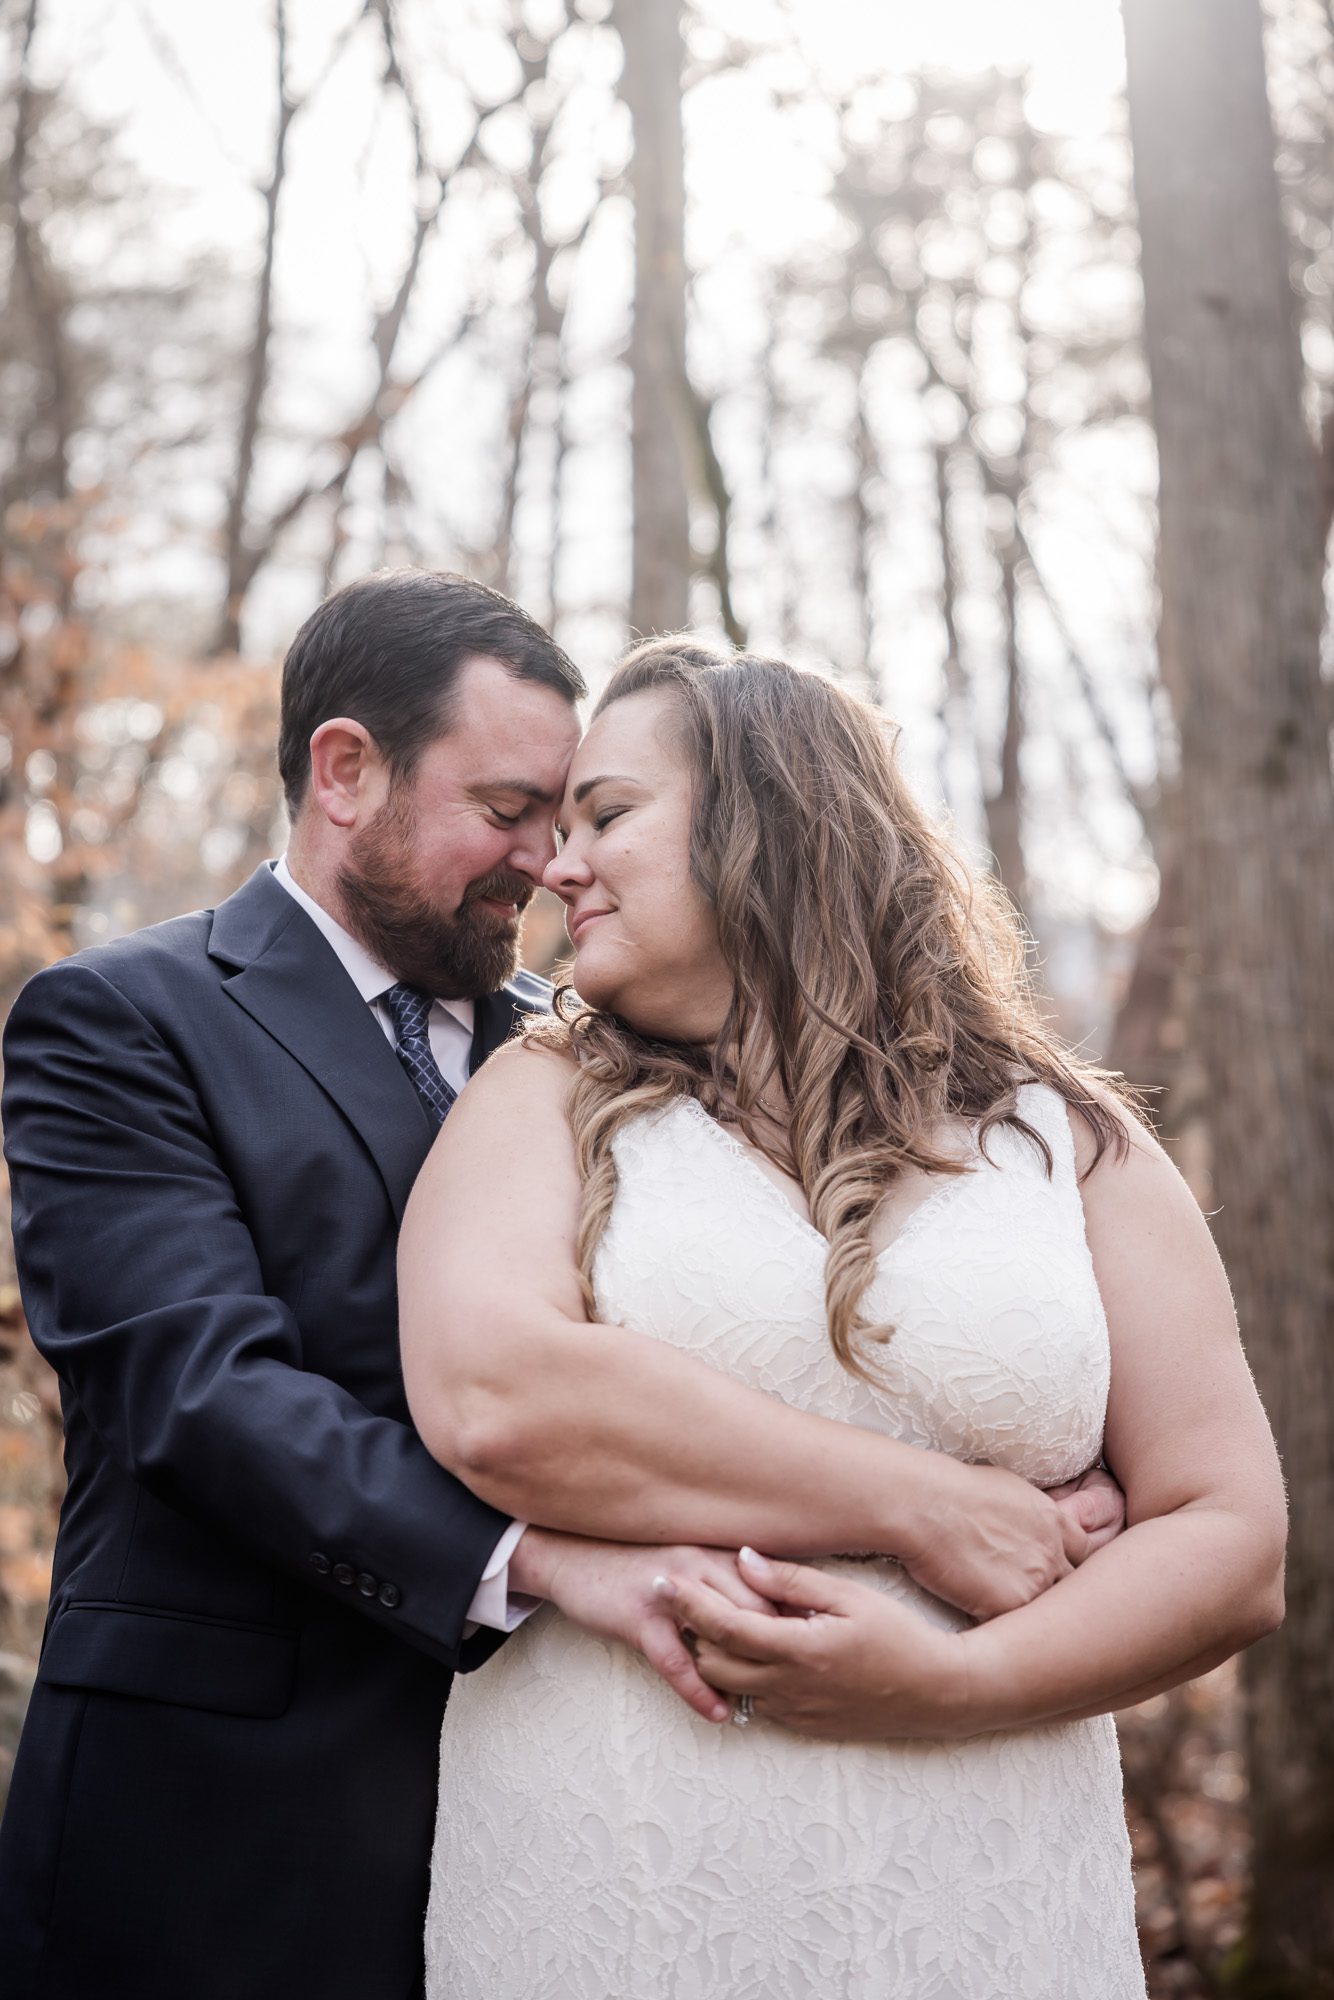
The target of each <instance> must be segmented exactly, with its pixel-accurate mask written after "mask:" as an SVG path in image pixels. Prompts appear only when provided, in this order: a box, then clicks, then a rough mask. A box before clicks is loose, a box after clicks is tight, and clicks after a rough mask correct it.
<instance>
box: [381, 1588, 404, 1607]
mask: <svg viewBox="0 0 1334 2000" xmlns="http://www.w3.org/2000/svg"><path fill="white" fill-rule="evenodd" d="M402 1595H403V1593H402V1591H401V1590H400V1589H399V1587H398V1585H397V1584H396V1583H382V1584H381V1585H380V1602H381V1604H383V1606H384V1608H385V1610H386V1611H393V1610H394V1609H395V1608H396V1607H397V1605H398V1602H399V1599H400V1598H401V1597H402Z"/></svg>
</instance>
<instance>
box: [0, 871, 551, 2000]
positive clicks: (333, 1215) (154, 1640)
mask: <svg viewBox="0 0 1334 2000" xmlns="http://www.w3.org/2000/svg"><path fill="white" fill-rule="evenodd" d="M545 993H546V988H545V984H544V982H541V981H538V980H534V979H531V978H530V977H529V976H527V975H520V976H519V979H518V980H517V981H516V982H514V984H513V985H511V986H509V987H506V988H505V990H504V991H503V992H501V993H498V994H492V995H489V996H487V997H486V998H484V999H482V1000H480V1001H479V1002H478V1004H477V1014H476V1020H477V1027H476V1035H475V1039H474V1046H473V1051H472V1061H473V1067H476V1065H477V1063H478V1062H480V1061H482V1060H483V1059H484V1058H485V1057H486V1056H487V1055H488V1054H489V1053H490V1052H491V1050H492V1049H493V1048H495V1047H496V1046H498V1044H499V1043H500V1042H502V1041H503V1040H504V1039H505V1038H506V1036H507V1035H508V1034H509V1033H510V1031H511V1029H512V1027H513V1025H514V1023H515V1020H516V1018H517V1017H518V1016H519V1014H520V1013H521V1012H523V1011H525V1010H532V1009H536V1008H539V1007H541V1006H542V1005H544V1003H545ZM5 1057H6V1075H5V1091H4V1120H5V1132H6V1152H7V1155H8V1158H9V1162H10V1167H11V1172H12V1177H13V1190H14V1231H15V1241H16V1245H17V1251H18V1258H19V1271H20V1280H21V1284H22V1290H23V1298H24V1304H25V1307H26V1310H27V1314H28V1319H29V1323H30V1325H31V1328H32V1333H33V1337H34V1339H35V1340H36V1342H37V1345H38V1346H39V1348H40V1349H41V1350H42V1352H43V1354H44V1355H45V1356H46V1357H47V1359H48V1360H49V1361H50V1362H51V1364H52V1366H53V1367H54V1368H55V1370H56V1372H57V1374H58V1375H59V1377H60V1382H61V1391H62V1398H63V1404H64V1415H65V1427H66V1439H67V1443H66V1463H67V1468H68V1474H69V1485H68V1492H67V1496H66V1499H65V1503H64V1506H63V1509H62V1513H61V1521H60V1532H59V1536H58V1540H57V1543H56V1554H55V1573H54V1583H53V1590H52V1598H51V1611H50V1618H49V1622H48V1628H47V1636H46V1641H45V1645H44V1648H43V1652H42V1659H41V1665H40V1668H39V1672H38V1678H37V1685H36V1688H35V1690H34V1694H33V1699H32V1704H31V1708H30V1710H29V1716H28V1721H27V1724H26V1726H25V1729H24V1734H23V1738H22V1742H21V1745H20V1749H19V1754H18V1760H17V1763H16V1766H15V1771H14V1779H13V1785H12V1790H11V1794H10V1802H9V1806H8V1809H7V1811H6V1815H5V1821H4V1826H3V1829H2V1830H0V1964H3V1966H4V1976H3V1980H2V1981H0V1984H3V1990H4V1992H5V1993H6V1994H7V1995H9V1996H10V2000H38V1996H41V2000H94V1996H96V2000H118V1997H119V1996H121V1995H125V1996H127V2000H128V1996H133V2000H213V1996H216V2000H239V1996H245V2000H267V1996H273V2000H278V1996H281V1997H282V2000H305V1996H309V2000H399V1996H402V2000H407V1996H409V1995H411V1994H413V1993H415V1992H416V1991H417V1990H418V1986H419V1982H420V1977H421V1926H422V1916H423V1908H424V1903H425V1886H426V1868H427V1861H428V1856H429V1849H430V1841H431V1832H432V1825H433V1819H434V1802H435V1789H436V1750H437V1738H438V1732H439V1726H440V1718H441V1714H442V1712H443V1708H444V1703H445V1697H446V1694H447V1692H448V1687H449V1680H450V1672H451V1669H453V1668H455V1667H457V1666H459V1665H464V1666H467V1665H473V1664H477V1663H479V1662H480V1660H481V1659H483V1658H485V1657H486V1654H487V1653H488V1652H489V1651H490V1650H491V1649H493V1648H494V1645H495V1644H496V1643H497V1640H496V1636H495V1635H494V1634H493V1635H490V1636H489V1637H488V1636H486V1635H482V1634H479V1635H477V1637H476V1638H474V1639H472V1640H470V1641H468V1642H466V1643H465V1641H464V1640H463V1636H462V1634H463V1626H464V1622H465V1613H466V1611H467V1607H468V1605H469V1603H470V1601H471V1599H472V1596H473V1593H474V1590H475V1588H476V1585H477V1581H478V1578H479V1576H480V1574H481V1571H482V1569H483V1568H484V1566H485V1564H486V1562H487V1560H488V1558H489V1556H490V1553H491V1551H492V1549H493V1548H494V1546H495V1543H496V1541H497V1539H498V1538H499V1536H500V1534H501V1533H502V1532H503V1529H504V1527H505V1525H506V1523H505V1521H504V1520H503V1518H502V1517H501V1516H499V1515H498V1514H496V1513H495V1512H494V1511H493V1510H492V1509H491V1508H489V1507H487V1506H485V1505H484V1504H483V1503H482V1502H481V1501H480V1500H478V1499H476V1498H475V1497H474V1496H473V1495H472V1494H470V1493H469V1492H468V1491H467V1490H466V1489H465V1488H464V1487H462V1486H461V1485H460V1484H459V1483H458V1482H457V1480H455V1479H453V1478H451V1477H450V1475H449V1474H448V1473H446V1472H444V1471H443V1470H442V1469H441V1468H440V1467H439V1466H438V1465H437V1464H436V1463H435V1462H434V1461H433V1460H432V1459H431V1458H430V1457H429V1455H428V1454H427V1452H426V1450H425V1449H424V1447H423V1446H422V1444H421V1442H420V1440H419V1439H418V1438H417V1436H416V1434H415V1432H414V1431H413V1429H412V1427H411V1424H410V1421H409V1418H408V1411H407V1406H406V1403H405V1400H404V1394H403V1383H402V1377H401V1374H400V1370H399V1360H398V1338H397V1316H396V1290H395V1244H396V1238H397V1232H398V1224H399V1222H400V1220H401V1217H402V1213H403V1208H404V1205H405V1203H406V1201H407V1198H408V1193H409V1191H410V1189H411V1187H412V1183H413V1180H414V1178H415V1176H416V1174H417V1172H418V1169H419V1168H420V1166H421V1164H422V1161H423V1159H424V1158H425V1155H426V1152H427V1150H428V1148H429V1146H430V1143H431V1138H432V1136H433V1133H432V1126H431V1124H430V1122H429V1120H428V1118H427V1115H426V1113H425V1111H424V1109H423V1107H422V1105H421V1103H420V1101H419V1099H418V1097H417V1094H416V1092H415V1090H414V1089H413V1087H412V1085H411V1083H410V1082H409V1080H408V1078H407V1077H406V1075H405V1074H404V1072H403V1069H402V1068H401V1066H400V1064H399V1063H398V1061H397V1059H396V1057H395V1055H394V1052H393V1050H392V1048H391V1047H390V1045H389V1043H388V1041H387V1040H386V1038H385V1036H384V1034H383V1032H382V1031H381V1029H380V1027H379V1026H378V1024H377V1022H376V1021H375V1019H374V1017H373V1015H372V1013H371V1011H370V1009H369V1008H368V1007H367V1006H366V1004H365V1002H364V1001H363V1000H362V999H361V998H360V996H359V994H358V993H357V991H356V988H355V987H354V985H353V983H352V981H351V980H350V979H349V978H348V977H347V974H346V973H345V972H344V971H343V969H342V967H341V966H340V964H339V963H338V960H337V958H336V956H335V955H334V953H333V951H332V950H331V949H330V947H329V945H328V944H327V942H326V941H325V939H324V938H323V937H322V936H321V935H320V933H319V931H318V929H317V928H316V926H315V925H314V924H312V923H311V921H310V919H309V918H308V917H307V916H306V914H305V912H304V911H303V910H302V909H301V908H300V907H299V905H298V904H297V903H296V902H295V901H294V900H293V898H292V897H291V896H290V895H288V894H287V892H286V891H285V890H284V889H283V888H282V886H281V885H280V884H279V883H277V882H275V881H274V879H273V876H272V874H271V872H270V870H269V869H268V868H267V867H264V868H260V869H259V870H257V872H256V873H255V875H254V876H252V878H251V879H250V881H249V882H247V883H246V884H245V886H244V887H243V888H242V889H240V890H239V891H238V892H237V894H236V895H234V896H233V897H231V898H230V899H229V901H227V902H225V903H223V904H222V905H221V907H220V908H219V909H218V910H216V911H215V912H202V913H198V914H195V915H193V916H187V917H182V918H179V919H177V920H175V921H173V922H171V923H166V924H161V925H158V926H155V927H154V928H152V929H150V930H146V931H140V932H138V933H137V934H135V935H134V936H132V937H128V938H124V939H121V940H119V941H118V942H116V943H114V944H108V945H104V946H101V947H98V948H97V949H95V950H92V951H88V952H83V953H80V954H79V955H78V956H77V957H75V958H71V959H68V960H66V961H64V962H63V963H61V964H59V965H55V966H52V967H50V968H48V969H47V970H46V971H45V972H42V973H39V974H38V975H37V977H36V978H35V979H33V980H32V981H30V983H29V984H28V985H27V986H26V987H25V989H24V991H23V993H22V994H21V996H20V998H19V1000H18V1002H17V1004H16V1006H15V1008H14V1010H13V1013H12V1015H11V1018H10V1022H9V1026H8V1030H7V1033H6V1037H5ZM495 1196H496V1199H497V1201H503V1199H504V1189H503V1188H501V1187H498V1188H497V1189H496V1190H495Z"/></svg>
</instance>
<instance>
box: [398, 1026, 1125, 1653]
mask: <svg viewBox="0 0 1334 2000" xmlns="http://www.w3.org/2000/svg"><path fill="white" fill-rule="evenodd" d="M570 1076H571V1070H570V1067H569V1065H568V1064H567V1063H565V1062H564V1061H563V1060H562V1059H561V1058H560V1057H557V1056H554V1055H551V1054H548V1053H544V1052H542V1051H535V1050H529V1049H523V1048H513V1049H507V1050H504V1051H502V1052H501V1053H500V1054H499V1055H498V1056H495V1057H493V1058H492V1059H491V1061H490V1062H489V1063H488V1064H487V1065H486V1067H485V1069H484V1070H482V1071H481V1073H480V1074H479V1075H478V1076H477V1077H476V1078H474V1079H473V1081H472V1082H471V1083H470V1084H469V1086H468V1088H467V1090H466V1091H465V1092H464V1093H463V1095H462V1096H461V1098H460V1099H459V1102H458V1104H457V1105H456V1106H455V1108H454V1110H453V1111H452V1112H451V1114H450V1117H449V1120H448V1123H447V1124H446V1125H445V1127H444V1129H443V1131H442V1133H441V1136H440V1138H439V1140H438V1141H437V1143H436V1145H435V1147H434V1149H433V1151H432V1153H431V1156H430V1158H429V1159H428V1161H427V1163H426V1166H425V1168H424V1169H423V1171H422V1174H421V1176H420V1178H419V1180H418V1182H417V1186H416V1188H415V1189H414V1192H413V1195H412V1200H411V1202H410V1204H409V1207H408V1212H407V1216H406V1218H405V1220H404V1225H403V1232H402V1238H401V1245H400V1314H401V1330H402V1342H403V1369H404V1377H405V1380H406V1383H407V1390H408V1400H409V1404H410V1406H411V1409H412V1415H413V1419H414V1422H415V1423H416V1425H417V1428H418V1430H419V1431H420V1432H421V1435H422V1437H423V1438H424V1439H425V1441H426V1444H427V1446H428V1448H429V1449H430V1450H431V1451H432V1452H433V1453H434V1455H435V1456H436V1457H437V1458H438V1459H439V1460H440V1461H441V1463H442V1464H444V1465H446V1466H448V1467H449V1469H450V1470H451V1471H453V1472H455V1473H457V1474H458V1476H459V1477H460V1478H462V1479H463V1480H465V1481H466V1483H467V1484H468V1485H469V1486H470V1487H472V1489H473V1490H474V1491H475V1492H476V1493H478V1494H480V1495H481V1496H482V1497H483V1498H484V1499H486V1500H488V1501H490V1502H491V1504H492V1505H494V1506H496V1507H498V1508H501V1509H502V1510H504V1511H505V1512H507V1513H510V1514H513V1515H514V1516H516V1517H517V1518H520V1519H523V1520H527V1521H531V1522H536V1523H539V1524H541V1525H542V1526H544V1527H547V1528H554V1529H559V1530H563V1531H565V1532H568V1533H572V1534H584V1535H588V1534H591V1535H597V1536H599V1537H602V1538H604V1539H611V1540H624V1541H634V1542H646V1543H668V1542H684V1543H707V1544H712V1545H722V1546H731V1547H736V1546H737V1545H738V1544H739V1543H740V1542H742V1541H744V1540H749V1541H752V1542H758V1543H760V1544H761V1545H763V1546H766V1547H768V1548H771V1549H773V1550H774V1551H775V1552H777V1553H785V1554H798V1553H803V1552H804V1553H820V1552H825V1551H830V1550H835V1549H847V1548H860V1549H876V1550H881V1551H883V1552H884V1553H886V1554H893V1555H897V1556H900V1557H901V1558H902V1559H903V1561H904V1562H905V1563H906V1564H907V1565H908V1567H909V1568H910V1569H911V1571H912V1573H913V1575H914V1576H915V1577H916V1578H917V1579H918V1581H919V1582H921V1583H923V1584H924V1586H925V1587H926V1588H928V1589H930V1590H933V1591H935V1592H936V1594H938V1595H940V1596H943V1597H945V1598H946V1599H948V1600H949V1601H950V1602H952V1603H956V1604H958V1605H960V1606H961V1607H963V1608H964V1609H966V1610H969V1611H971V1612H973V1613H974V1614H975V1615H976V1616H980V1617H986V1616H990V1615H992V1614H994V1613H995V1612H997V1611H999V1610H1002V1609H1007V1608H1009V1607H1010V1606H1012V1605H1016V1604H1022V1603H1026V1602H1027V1601H1028V1599H1029V1598H1030V1597H1032V1596H1033V1594H1034V1593H1035V1592H1036V1591H1039V1590H1042V1589H1044V1588H1046V1587H1047V1585H1049V1584H1050V1583H1051V1582H1053V1581H1054V1580H1055V1578H1056V1577H1058V1576H1061V1575H1063V1574H1065V1573H1066V1572H1067V1570H1068V1568H1069V1564H1070V1561H1071V1559H1074V1560H1080V1559H1081V1558H1082V1557H1083V1555H1084V1554H1085V1553H1086V1551H1087V1540H1086V1538H1085V1537H1084V1534H1083V1531H1082V1529H1080V1528H1079V1527H1078V1525H1077V1523H1076V1522H1075V1520H1074V1518H1073V1514H1072V1513H1071V1511H1070V1510H1069V1509H1068V1508H1064V1507H1058V1506H1057V1505H1056V1503H1055V1502H1053V1501H1051V1500H1049V1499H1048V1498H1047V1496H1046V1495H1044V1494H1041V1493H1038V1492H1037V1491H1035V1490H1034V1489H1033V1488H1031V1487H1029V1486H1027V1485H1026V1483H1025V1482H1024V1481H1022V1480H1020V1479H1017V1478H1015V1477H1014V1476H1013V1475H1012V1474H1009V1473H1005V1472H1001V1471H998V1470H995V1469H994V1468H991V1467H982V1466H963V1465H958V1464H956V1463H955V1462H953V1461H952V1460H950V1459H948V1458H944V1457H941V1456H939V1455H937V1454H934V1453H928V1452H921V1451H917V1450H915V1449H914V1448H912V1447H911V1446H908V1445H903V1444H899V1443H898V1442H896V1441H895V1440H892V1439H888V1438H884V1437H879V1436H877V1435H876V1434H874V1433H873V1432H871V1431H867V1430H861V1429H858V1428H855V1427H852V1426H848V1425H845V1424H840V1423H836V1422H834V1421H832V1420H829V1419H826V1418H823V1417H818V1416H813V1415H811V1414H809V1413H807V1412H804V1411H800V1410H794V1409H791V1408H789V1407H788V1406H787V1405H786V1404H784V1403H782V1402H781V1401H779V1400H778V1399H777V1398H774V1397H771V1396H767V1395H765V1394H763V1393H762V1392H760V1391H758V1390H755V1389H752V1388H749V1387H748V1386H746V1385H745V1384H742V1383H740V1382H736V1381H734V1380H732V1379H731V1378H730V1377H728V1376H726V1375H723V1374H720V1373H719V1372H718V1371H716V1370H714V1369H712V1368H710V1367H708V1366H707V1365H706V1364H704V1363H703V1362H701V1361H699V1360H698V1359H696V1358H695V1357H693V1356H690V1355H687V1354H684V1353H681V1352H679V1351H678V1350H676V1349H674V1348H672V1347H670V1346H669V1345H667V1344H666V1343H665V1342H661V1341H657V1340H653V1339H648V1338H645V1337H642V1336H639V1335H636V1334H633V1333H630V1332H627V1331H626V1330H625V1329H624V1328H622V1327H615V1326H600V1325H596V1324H592V1323H590V1322H589V1321H588V1320H587V1318H586V1316H585V1314H584V1310H583V1306H582V1302H581V1297H580V1290H579V1285H578V1279H577V1273H576V1268H575V1256H574V1242H575V1230H576V1224H577V1217H578V1206H579V1177H578V1169H577V1163H576V1160H575V1155H574V1148H573V1143H572V1140H571V1136H570V1131H569V1126H568V1123H567V1120H566V1117H565V1098H566V1094H567V1092H568V1089H569V1082H570Z"/></svg>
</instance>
